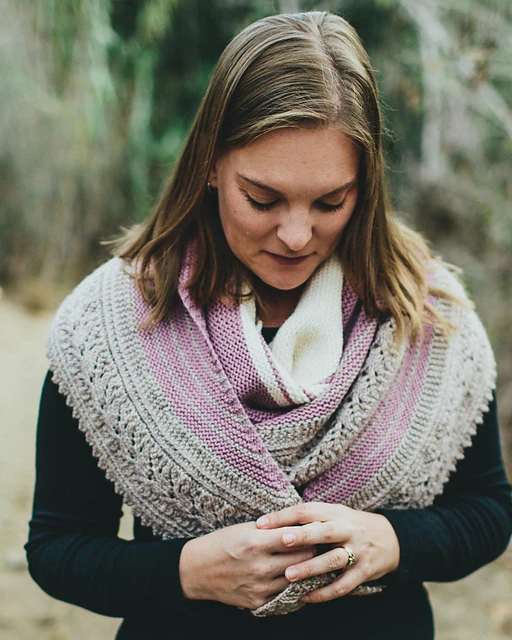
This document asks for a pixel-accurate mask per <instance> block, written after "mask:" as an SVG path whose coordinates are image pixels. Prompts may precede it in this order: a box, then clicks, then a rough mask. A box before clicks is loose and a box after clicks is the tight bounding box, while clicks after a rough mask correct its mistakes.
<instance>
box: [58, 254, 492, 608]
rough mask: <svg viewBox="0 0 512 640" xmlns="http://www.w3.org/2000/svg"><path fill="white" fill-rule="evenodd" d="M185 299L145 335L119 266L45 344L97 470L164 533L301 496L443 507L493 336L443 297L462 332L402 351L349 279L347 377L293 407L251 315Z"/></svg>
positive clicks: (479, 402) (302, 587)
mask: <svg viewBox="0 0 512 640" xmlns="http://www.w3.org/2000/svg"><path fill="white" fill-rule="evenodd" d="M435 272H436V279H437V284H438V286H441V287H443V288H444V289H445V290H449V291H451V292H453V293H454V294H455V295H457V296H459V297H463V296H464V293H463V291H462V288H461V287H460V285H459V284H458V283H457V282H456V281H455V279H454V278H453V277H452V276H451V274H449V273H448V272H447V271H446V270H445V269H444V268H442V267H438V266H436V267H435ZM181 297H182V304H180V305H179V306H177V307H176V308H175V309H174V311H173V313H172V315H171V317H170V318H169V319H168V321H167V322H162V323H160V324H159V325H158V326H157V327H156V328H155V329H154V330H152V331H147V330H141V329H140V328H139V327H140V324H141V321H143V320H144V319H145V318H146V317H147V313H148V308H147V305H146V304H145V302H144V301H143V299H142V296H141V295H140V293H139V292H138V291H137V290H136V288H135V286H134V280H133V278H131V277H130V276H129V275H127V274H126V273H125V271H124V270H123V263H122V262H121V261H120V260H119V259H113V260H111V261H110V262H108V263H107V264H105V265H103V266H102V267H100V268H99V269H98V270H97V271H95V272H94V273H93V274H92V275H91V276H89V277H88V278H86V280H84V282H83V283H82V284H81V285H79V287H77V289H76V290H75V291H74V292H73V293H72V294H71V295H70V296H69V297H68V298H67V299H66V301H65V302H64V303H63V304H62V306H61V308H60V309H59V311H58V313H57V315H56V317H55V320H54V322H53V325H52V329H51V332H50V337H49V342H48V355H49V359H50V367H51V369H52V371H53V373H54V379H55V380H56V381H57V382H58V384H59V385H60V389H61V391H62V392H63V393H64V394H65V396H66V397H67V399H68V402H69V404H70V405H71V406H72V408H73V411H74V414H75V416H76V417H77V418H78V419H79V424H80V428H81V429H82V430H83V431H84V432H85V434H86V437H87V440H88V442H89V443H90V445H91V446H92V449H93V452H94V455H95V456H96V457H97V459H98V463H99V465H100V467H101V468H103V469H104V470H105V472H106V476H107V478H109V479H110V480H112V481H113V482H114V483H115V486H116V490H117V491H118V492H119V493H120V494H121V495H122V496H123V499H124V501H125V503H126V504H128V505H130V506H131V507H132V509H133V513H134V514H135V515H136V516H138V517H140V518H141V520H142V522H143V523H144V524H145V525H147V526H151V527H152V528H153V531H154V532H155V533H156V534H158V535H161V536H162V537H163V538H171V537H178V536H183V537H185V536H200V535H203V534H205V533H208V532H210V531H213V530H215V529H218V528H220V527H225V526H228V525H231V524H235V523H238V522H245V521H250V520H255V519H256V518H257V517H258V516H259V515H261V514H263V513H267V512H269V511H273V510H276V509H280V508H283V507H285V506H288V505H291V504H295V503H298V502H300V501H301V500H306V501H309V500H321V501H325V502H339V503H343V504H345V505H348V506H350V507H353V508H357V509H365V510H372V509H376V508H378V507H395V508H400V509H405V508H418V507H419V508H421V507H425V506H427V505H430V504H432V502H433V500H434V497H435V496H436V495H438V494H439V493H440V492H441V491H442V488H443V485H444V483H445V482H446V481H447V479H448V476H449V473H450V471H452V470H453V469H454V468H455V464H456V462H457V460H458V459H460V458H461V457H462V455H463V449H464V447H466V446H467V445H469V444H470V439H471V436H472V435H473V434H474V433H475V430H476V425H477V424H478V423H479V422H481V420H482V414H483V412H485V410H486V408H487V406H488V402H489V400H490V398H491V393H492V389H493V387H494V378H495V365H494V359H493V356H492V352H491V348H490V346H489V342H488V339H487V336H486V334H485V331H484V329H483V327H482V325H481V323H480V321H479V320H478V318H477V316H476V315H475V314H474V312H473V311H471V310H468V309H463V308H462V307H461V306H459V305H457V304H455V303H452V302H449V301H446V300H434V301H433V302H434V303H435V304H436V307H437V309H438V310H439V312H440V313H442V314H443V316H445V317H446V318H447V319H448V320H449V321H450V322H451V323H452V324H454V325H455V326H456V327H457V331H456V332H455V333H454V335H452V336H451V337H450V339H449V340H447V339H446V338H444V337H443V336H442V335H440V334H439V332H437V331H434V330H432V329H430V328H427V329H426V333H425V339H424V340H423V341H422V342H421V343H420V344H417V345H412V344H409V343H405V342H404V343H403V344H402V345H400V346H398V347H397V346H395V344H394V337H395V324H394V321H393V320H386V321H382V322H378V321H376V320H373V319H370V318H368V317H367V316H366V315H365V313H364V311H363V310H362V305H361V304H360V302H359V301H358V299H357V298H356V296H355V295H354V293H353V292H352V291H351V289H350V288H349V287H348V286H347V285H345V286H344V287H343V295H342V306H343V324H344V350H343V356H342V359H341V363H340V366H339V369H338V370H337V372H336V373H335V374H334V375H333V376H332V378H331V380H330V383H329V385H328V389H327V390H326V391H325V392H324V393H322V394H321V395H319V396H318V397H316V398H314V399H312V400H311V401H310V402H307V403H305V404H301V405H298V406H292V407H289V408H283V407H279V406H278V405H277V404H276V403H275V401H274V400H273V399H272V397H271V395H269V393H268V389H267V388H266V387H265V384H263V382H262V380H261V379H260V377H259V375H258V372H257V370H256V368H255V366H254V363H253V362H252V361H251V358H250V356H249V352H248V350H247V348H246V345H245V341H244V335H243V331H242V328H241V320H240V310H239V308H238V307H237V306H234V305H225V304H223V303H221V302H218V303H217V304H215V305H214V306H213V307H212V308H210V309H207V310H205V311H202V310H200V309H198V308H196V307H195V306H194V304H193V302H192V301H191V299H190V296H189V295H188V293H187V292H186V290H183V288H182V290H181ZM264 348H265V349H267V347H266V345H265V346H264ZM269 353H270V352H269ZM269 357H270V356H269ZM297 489H300V490H301V494H302V497H301V495H300V494H299V492H298V490H297ZM332 578H333V576H331V575H329V576H326V577H325V578H324V579H323V581H322V582H325V581H329V580H332ZM318 584H319V581H318V580H313V579H312V580H308V581H303V582H302V583H298V584H294V585H290V587H288V589H286V590H285V591H284V592H283V593H282V594H280V596H278V597H277V598H276V599H274V600H273V601H272V602H271V603H269V604H268V605H265V607H262V608H261V609H258V610H257V611H256V612H255V613H256V615H269V614H275V613H287V612H289V611H293V610H295V609H297V608H299V607H300V606H302V603H300V602H299V598H300V597H301V595H303V594H304V593H306V592H307V591H310V590H311V589H312V588H315V587H316V586H317V585H318Z"/></svg>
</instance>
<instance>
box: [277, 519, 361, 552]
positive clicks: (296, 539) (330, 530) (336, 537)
mask: <svg viewBox="0 0 512 640" xmlns="http://www.w3.org/2000/svg"><path fill="white" fill-rule="evenodd" d="M347 539H348V532H347V531H346V530H345V527H344V526H343V524H342V523H341V522H340V521H333V520H328V521H327V522H310V523H309V524H305V525H302V526H301V527H293V528H291V529H285V530H283V531H282V533H281V541H282V543H283V545H285V546H286V547H302V546H307V545H319V544H339V543H341V542H346V541H347Z"/></svg>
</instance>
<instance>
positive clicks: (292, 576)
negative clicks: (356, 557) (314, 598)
mask: <svg viewBox="0 0 512 640" xmlns="http://www.w3.org/2000/svg"><path fill="white" fill-rule="evenodd" d="M348 561H349V558H348V553H347V552H346V551H345V549H343V548H342V547H336V548H334V549H331V550H330V551H326V552H325V553H322V554H320V555H318V556H316V557H314V558H312V559H310V560H306V561H305V562H301V563H295V564H293V565H290V566H289V567H287V569H286V571H285V572H284V575H285V577H286V578H287V579H288V580H289V581H290V582H296V581H297V580H303V579H304V578H310V577H311V576H319V575H321V574H323V573H329V572H330V571H339V570H341V569H345V568H346V567H347V565H348Z"/></svg>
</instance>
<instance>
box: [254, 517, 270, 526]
mask: <svg viewBox="0 0 512 640" xmlns="http://www.w3.org/2000/svg"><path fill="white" fill-rule="evenodd" d="M268 522H269V520H268V516H261V517H260V518H258V519H257V520H256V524H257V525H258V527H268Z"/></svg>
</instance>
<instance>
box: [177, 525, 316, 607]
mask: <svg viewBox="0 0 512 640" xmlns="http://www.w3.org/2000/svg"><path fill="white" fill-rule="evenodd" d="M286 531H290V532H291V531H293V529H286ZM283 533H284V531H283V530H280V529H279V530H272V529H271V528H269V530H261V529H258V527H257V526H256V524H255V523H254V522H247V523H243V524H236V525H233V526H230V527H226V528H225V529H219V530H218V531H214V532H213V533H209V534H207V535H205V536H202V537H201V538H195V539H194V540H190V541H189V542H187V543H186V544H185V546H184V547H183V549H182V552H181V557H180V580H181V588H182V590H183V593H184V595H185V597H186V598H189V599H191V600H217V601H219V602H224V603H225V604H230V605H234V606H237V607H241V608H244V609H245V608H247V609H257V608H258V607H260V606H262V605H263V604H265V603H267V602H268V601H269V600H271V599H272V597H274V596H275V595H276V594H278V593H280V592H281V591H283V589H285V588H286V587H287V586H288V584H289V581H288V580H287V579H286V578H285V577H284V571H285V569H286V568H287V567H289V566H290V565H300V564H301V563H303V562H305V561H306V560H309V559H311V558H313V556H314V554H315V547H314V545H312V544H309V543H308V544H300V543H298V542H297V543H296V544H294V545H292V546H290V545H289V544H285V543H284V542H283V540H282V536H283Z"/></svg>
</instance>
